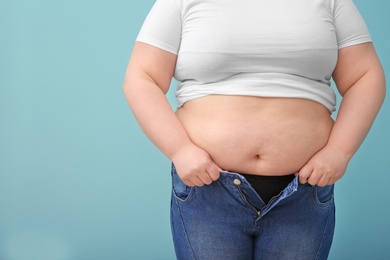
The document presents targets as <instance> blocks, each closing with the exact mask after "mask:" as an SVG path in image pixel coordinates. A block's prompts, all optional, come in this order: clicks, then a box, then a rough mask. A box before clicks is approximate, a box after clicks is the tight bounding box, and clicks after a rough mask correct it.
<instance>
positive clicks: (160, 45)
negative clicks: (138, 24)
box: [135, 35, 178, 55]
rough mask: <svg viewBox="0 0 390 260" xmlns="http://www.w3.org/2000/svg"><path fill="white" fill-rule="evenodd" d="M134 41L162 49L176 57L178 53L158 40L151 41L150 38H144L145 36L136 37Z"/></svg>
mask: <svg viewBox="0 0 390 260" xmlns="http://www.w3.org/2000/svg"><path fill="white" fill-rule="evenodd" d="M135 41H137V42H143V43H146V44H149V45H152V46H154V47H157V48H159V49H162V50H164V51H167V52H170V53H173V54H175V55H177V53H178V49H176V48H174V47H172V46H171V45H169V44H166V43H164V42H161V41H159V40H156V39H153V38H151V37H148V36H145V35H138V37H137V39H136V40H135Z"/></svg>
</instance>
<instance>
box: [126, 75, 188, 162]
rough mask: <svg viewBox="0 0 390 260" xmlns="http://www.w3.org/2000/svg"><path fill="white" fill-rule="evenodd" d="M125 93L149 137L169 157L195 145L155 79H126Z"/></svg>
mask: <svg viewBox="0 0 390 260" xmlns="http://www.w3.org/2000/svg"><path fill="white" fill-rule="evenodd" d="M123 92H124V94H125V97H126V99H127V102H128V104H129V106H130V108H131V110H132V112H133V114H134V116H135V118H136V120H137V121H138V123H139V125H140V126H141V128H142V130H143V131H144V133H145V134H146V136H147V137H148V138H149V139H150V140H151V141H152V142H153V143H154V144H155V145H156V146H157V147H158V148H159V149H160V150H161V151H162V152H163V153H164V154H165V155H166V156H167V157H168V158H170V159H171V160H172V157H173V156H174V155H175V154H176V153H178V151H179V150H180V149H181V148H182V147H184V146H187V145H191V144H192V142H191V140H190V138H189V137H188V135H187V132H186V131H185V129H184V127H183V126H182V124H181V123H180V121H179V119H178V118H177V117H176V115H175V113H174V111H173V110H172V108H171V106H170V104H169V102H168V100H167V98H166V97H165V94H164V92H163V91H162V90H161V89H160V88H159V87H158V86H157V85H156V84H155V83H154V82H153V81H152V80H150V79H147V78H145V77H139V76H138V77H133V79H132V80H131V81H128V82H125V84H124V86H123Z"/></svg>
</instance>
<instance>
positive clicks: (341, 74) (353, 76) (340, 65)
mask: <svg viewBox="0 0 390 260" xmlns="http://www.w3.org/2000/svg"><path fill="white" fill-rule="evenodd" d="M368 73H371V75H373V76H374V77H376V78H377V79H379V80H382V78H384V76H383V69H382V66H381V64H380V61H379V59H378V56H377V54H376V52H375V49H374V46H373V44H372V43H371V42H368V43H362V44H357V45H353V46H349V47H345V48H341V49H339V51H338V61H337V65H336V68H335V70H334V72H333V80H334V82H335V83H336V86H337V89H338V91H339V92H340V94H341V95H342V96H343V95H344V94H345V93H346V92H347V91H348V89H350V88H351V87H352V86H353V85H354V84H355V83H356V82H357V81H358V80H359V79H360V78H362V77H363V76H364V75H366V74H368Z"/></svg>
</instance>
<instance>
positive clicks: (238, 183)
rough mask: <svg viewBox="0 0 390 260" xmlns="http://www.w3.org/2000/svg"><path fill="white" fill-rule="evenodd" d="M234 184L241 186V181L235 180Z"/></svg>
mask: <svg viewBox="0 0 390 260" xmlns="http://www.w3.org/2000/svg"><path fill="white" fill-rule="evenodd" d="M233 183H234V184H236V185H240V184H241V181H240V180H239V179H234V181H233Z"/></svg>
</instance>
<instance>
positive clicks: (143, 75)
mask: <svg viewBox="0 0 390 260" xmlns="http://www.w3.org/2000/svg"><path fill="white" fill-rule="evenodd" d="M172 77H175V78H176V79H177V80H178V82H179V85H178V86H177V91H176V98H177V103H178V107H177V110H176V111H174V110H173V109H172V108H171V106H170V105H169V103H168V101H167V99H166V97H165V94H166V93H167V91H168V88H169V86H170V82H171V79H172ZM331 78H333V80H334V82H335V83H336V86H337V90H338V92H339V93H340V94H341V96H342V97H343V98H342V101H341V105H340V109H339V111H338V116H337V119H336V120H335V121H334V120H333V119H332V118H331V113H332V112H334V111H335V105H336V98H335V93H334V92H333V90H332V88H331V87H330V79H331ZM123 91H124V93H125V96H126V99H127V101H128V103H129V105H130V107H131V110H132V111H133V113H134V115H135V117H136V119H137V121H138V122H139V124H140V126H141V128H142V129H143V131H144V132H145V134H146V135H147V136H148V137H149V138H150V140H151V141H152V142H153V143H154V144H155V145H156V146H157V147H158V148H159V149H160V150H161V151H162V152H163V153H164V154H165V155H166V156H167V157H168V158H169V159H170V160H171V161H172V171H171V174H172V186H173V188H172V201H171V226H172V234H173V240H174V245H175V251H176V256H177V258H178V259H210V260H218V259H221V260H222V259H223V260H230V259H238V260H246V259H266V260H267V259H271V260H275V259H299V260H303V259H308V260H312V259H326V258H327V256H328V253H329V250H330V247H331V243H332V238H333V231H334V225H335V208H334V198H333V189H334V184H335V183H336V182H337V180H339V179H340V178H342V176H343V175H344V173H345V171H346V168H347V165H348V162H349V161H350V160H351V158H352V156H353V155H354V154H355V153H356V151H357V149H358V148H359V146H360V145H361V143H362V142H363V140H364V138H365V137H366V135H367V133H368V131H369V129H370V127H371V125H372V123H373V121H374V119H375V117H376V115H377V113H378V111H379V109H380V107H381V105H382V103H383V100H384V96H385V79H384V73H383V70H382V67H381V64H380V62H379V60H378V57H377V55H376V52H375V49H374V47H373V44H372V42H371V38H370V34H369V32H368V30H367V27H366V25H365V23H364V21H363V19H362V17H361V15H360V14H359V12H358V10H357V9H356V6H355V5H354V3H353V2H352V0H299V1H291V0H273V1H266V0H248V1H237V0H218V1H210V0H157V1H156V3H155V4H154V6H153V8H152V9H151V11H150V13H149V15H148V16H147V18H146V20H145V22H144V24H143V26H142V28H141V30H140V33H139V35H138V37H137V40H136V43H135V46H134V49H133V53H132V55H131V58H130V62H129V65H128V69H127V72H126V76H125V81H124V85H123ZM151 159H152V158H151Z"/></svg>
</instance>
